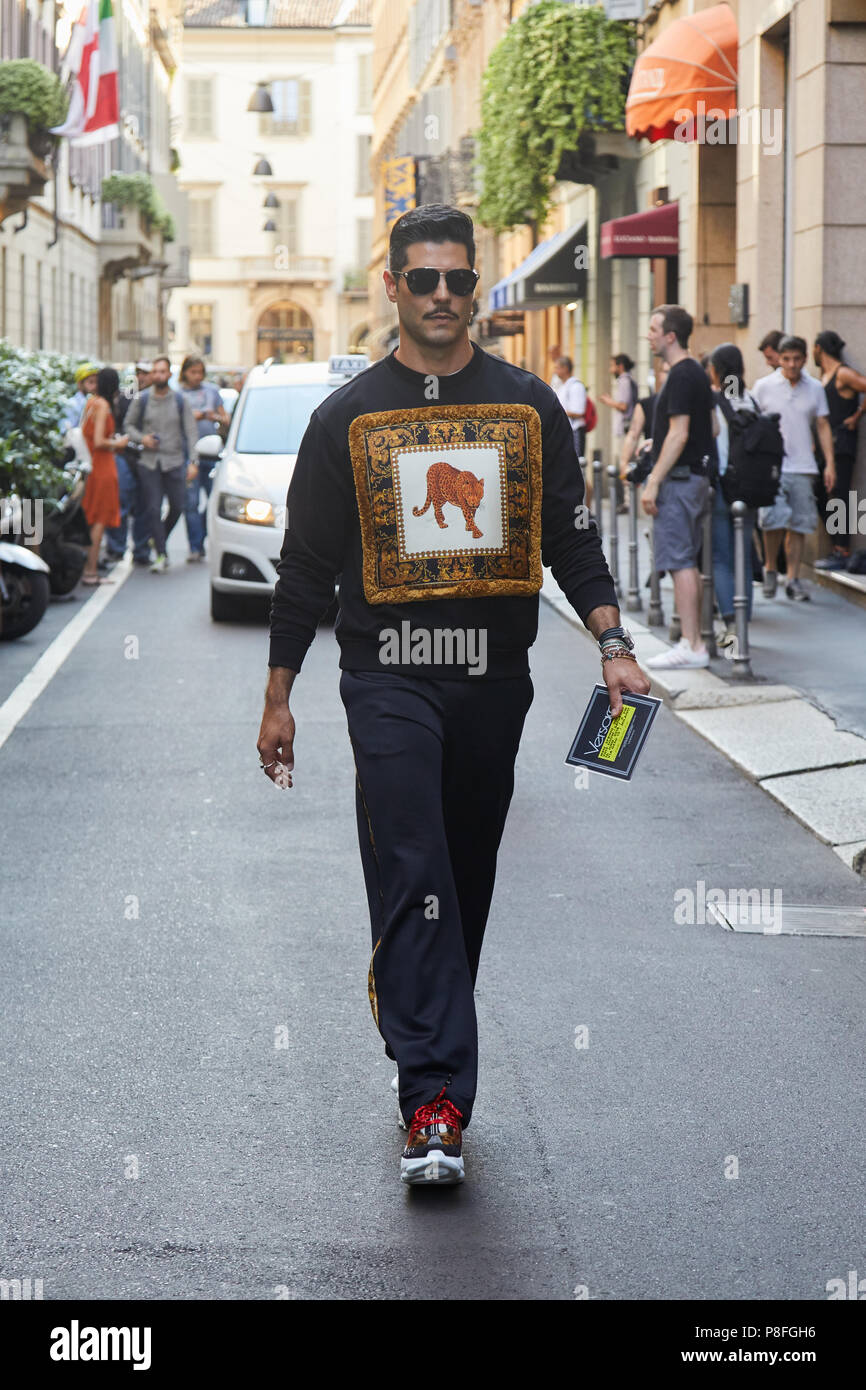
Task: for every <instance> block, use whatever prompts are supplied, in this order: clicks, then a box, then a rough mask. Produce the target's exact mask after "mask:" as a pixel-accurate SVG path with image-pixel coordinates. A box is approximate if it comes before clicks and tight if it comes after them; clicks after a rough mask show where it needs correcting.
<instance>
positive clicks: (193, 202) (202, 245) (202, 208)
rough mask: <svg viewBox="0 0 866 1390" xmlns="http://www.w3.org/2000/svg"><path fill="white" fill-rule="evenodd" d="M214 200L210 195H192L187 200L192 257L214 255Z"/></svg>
mask: <svg viewBox="0 0 866 1390" xmlns="http://www.w3.org/2000/svg"><path fill="white" fill-rule="evenodd" d="M213 211H214V200H213V195H212V194H210V193H204V194H203V193H198V194H195V193H194V194H192V195H191V197H190V200H189V248H190V251H191V252H192V254H193V255H194V256H212V255H213V254H214V235H213V221H214V218H213Z"/></svg>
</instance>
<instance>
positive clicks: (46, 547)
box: [39, 459, 90, 594]
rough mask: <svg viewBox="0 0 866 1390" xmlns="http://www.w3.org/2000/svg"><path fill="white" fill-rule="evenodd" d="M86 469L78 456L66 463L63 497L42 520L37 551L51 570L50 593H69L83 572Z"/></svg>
mask: <svg viewBox="0 0 866 1390" xmlns="http://www.w3.org/2000/svg"><path fill="white" fill-rule="evenodd" d="M89 472H90V467H89V465H88V464H86V463H84V462H82V461H81V460H80V459H73V460H72V461H71V462H70V463H68V464H66V465H65V467H64V470H63V473H64V480H65V481H64V488H63V493H62V496H61V497H60V500H59V501H58V502H56V503H55V504H54V505H53V506H52V509H51V511H50V512H48V514H47V516H46V517H45V520H44V523H43V527H42V540H41V542H40V544H39V554H40V555H41V556H42V558H43V560H45V561H46V562H47V564H48V568H49V570H50V571H51V574H50V583H51V592H52V594H71V593H72V590H73V589H74V588H75V586H76V584H77V583H78V581H79V580H80V578H81V575H82V573H83V571H84V565H85V562H86V560H87V551H88V549H89V548H90V528H89V526H88V525H87V521H86V518H85V516H84V511H83V509H82V506H81V500H82V498H83V497H84V489H85V486H86V484H87V475H88V473H89Z"/></svg>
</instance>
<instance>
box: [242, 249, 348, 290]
mask: <svg viewBox="0 0 866 1390" xmlns="http://www.w3.org/2000/svg"><path fill="white" fill-rule="evenodd" d="M239 265H240V278H241V279H243V280H248V281H250V282H251V283H253V284H266V285H285V284H287V283H295V284H298V285H316V284H321V283H323V282H326V281H329V280H330V279H331V257H330V256H293V255H290V254H289V253H288V252H287V251H286V250H285V247H283V246H280V245H279V244H278V245H276V246H275V247H274V254H273V255H272V256H241V258H240V261H239Z"/></svg>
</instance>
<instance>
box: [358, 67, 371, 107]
mask: <svg viewBox="0 0 866 1390" xmlns="http://www.w3.org/2000/svg"><path fill="white" fill-rule="evenodd" d="M372 104H373V55H372V53H362V54H361V56H360V58H359V59H358V110H359V111H369V110H370V108H371V106H372Z"/></svg>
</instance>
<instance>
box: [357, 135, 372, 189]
mask: <svg viewBox="0 0 866 1390" xmlns="http://www.w3.org/2000/svg"><path fill="white" fill-rule="evenodd" d="M356 139H357V148H358V182H357V184H356V186H355V192H356V193H358V194H365V193H372V192H373V175H372V173H371V171H370V157H371V155H372V152H373V137H372V135H358V136H357V137H356Z"/></svg>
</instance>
